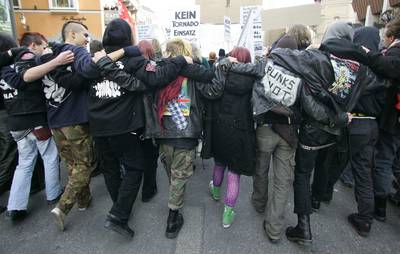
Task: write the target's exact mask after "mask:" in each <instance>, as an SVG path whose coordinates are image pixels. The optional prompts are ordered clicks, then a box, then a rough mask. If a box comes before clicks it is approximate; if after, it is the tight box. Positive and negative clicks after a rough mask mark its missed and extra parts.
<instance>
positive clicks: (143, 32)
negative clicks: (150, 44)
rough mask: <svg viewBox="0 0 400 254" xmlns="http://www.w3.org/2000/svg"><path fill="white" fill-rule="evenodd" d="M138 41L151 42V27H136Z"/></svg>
mask: <svg viewBox="0 0 400 254" xmlns="http://www.w3.org/2000/svg"><path fill="white" fill-rule="evenodd" d="M136 27H137V34H138V40H139V41H141V40H151V39H153V38H154V30H153V25H137V26H136Z"/></svg>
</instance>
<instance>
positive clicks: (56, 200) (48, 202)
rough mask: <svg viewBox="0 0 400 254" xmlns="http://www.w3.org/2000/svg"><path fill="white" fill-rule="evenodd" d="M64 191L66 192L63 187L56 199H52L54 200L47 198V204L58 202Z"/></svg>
mask: <svg viewBox="0 0 400 254" xmlns="http://www.w3.org/2000/svg"><path fill="white" fill-rule="evenodd" d="M63 193H64V188H62V189H61V192H60V195H58V197H56V198H55V199H52V200H47V205H54V204H57V202H58V201H59V200H60V198H61V196H62V194H63Z"/></svg>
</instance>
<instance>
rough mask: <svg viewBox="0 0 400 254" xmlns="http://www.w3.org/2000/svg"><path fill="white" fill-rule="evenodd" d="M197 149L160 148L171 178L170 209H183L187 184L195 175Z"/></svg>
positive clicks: (161, 156)
mask: <svg viewBox="0 0 400 254" xmlns="http://www.w3.org/2000/svg"><path fill="white" fill-rule="evenodd" d="M194 157H195V149H192V150H187V149H178V148H175V147H173V146H169V145H164V144H162V145H161V146H160V159H161V162H162V163H163V164H164V167H165V170H166V171H167V175H168V178H169V196H168V207H169V208H170V209H172V210H178V209H180V208H182V207H183V200H184V196H185V186H186V182H187V181H188V180H189V178H190V177H191V176H192V175H193V160H194Z"/></svg>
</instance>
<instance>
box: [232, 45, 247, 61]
mask: <svg viewBox="0 0 400 254" xmlns="http://www.w3.org/2000/svg"><path fill="white" fill-rule="evenodd" d="M229 55H230V56H232V57H234V58H236V59H237V60H238V61H239V62H241V63H250V62H251V55H250V51H249V50H248V49H247V48H244V47H234V48H233V49H232V51H231V52H230V53H229Z"/></svg>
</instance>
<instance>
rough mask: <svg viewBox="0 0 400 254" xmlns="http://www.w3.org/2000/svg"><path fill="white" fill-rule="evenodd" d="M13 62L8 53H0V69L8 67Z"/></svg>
mask: <svg viewBox="0 0 400 254" xmlns="http://www.w3.org/2000/svg"><path fill="white" fill-rule="evenodd" d="M12 60H13V57H12V56H10V55H9V54H8V52H1V53H0V68H1V67H4V66H7V65H10V64H11V62H12Z"/></svg>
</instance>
